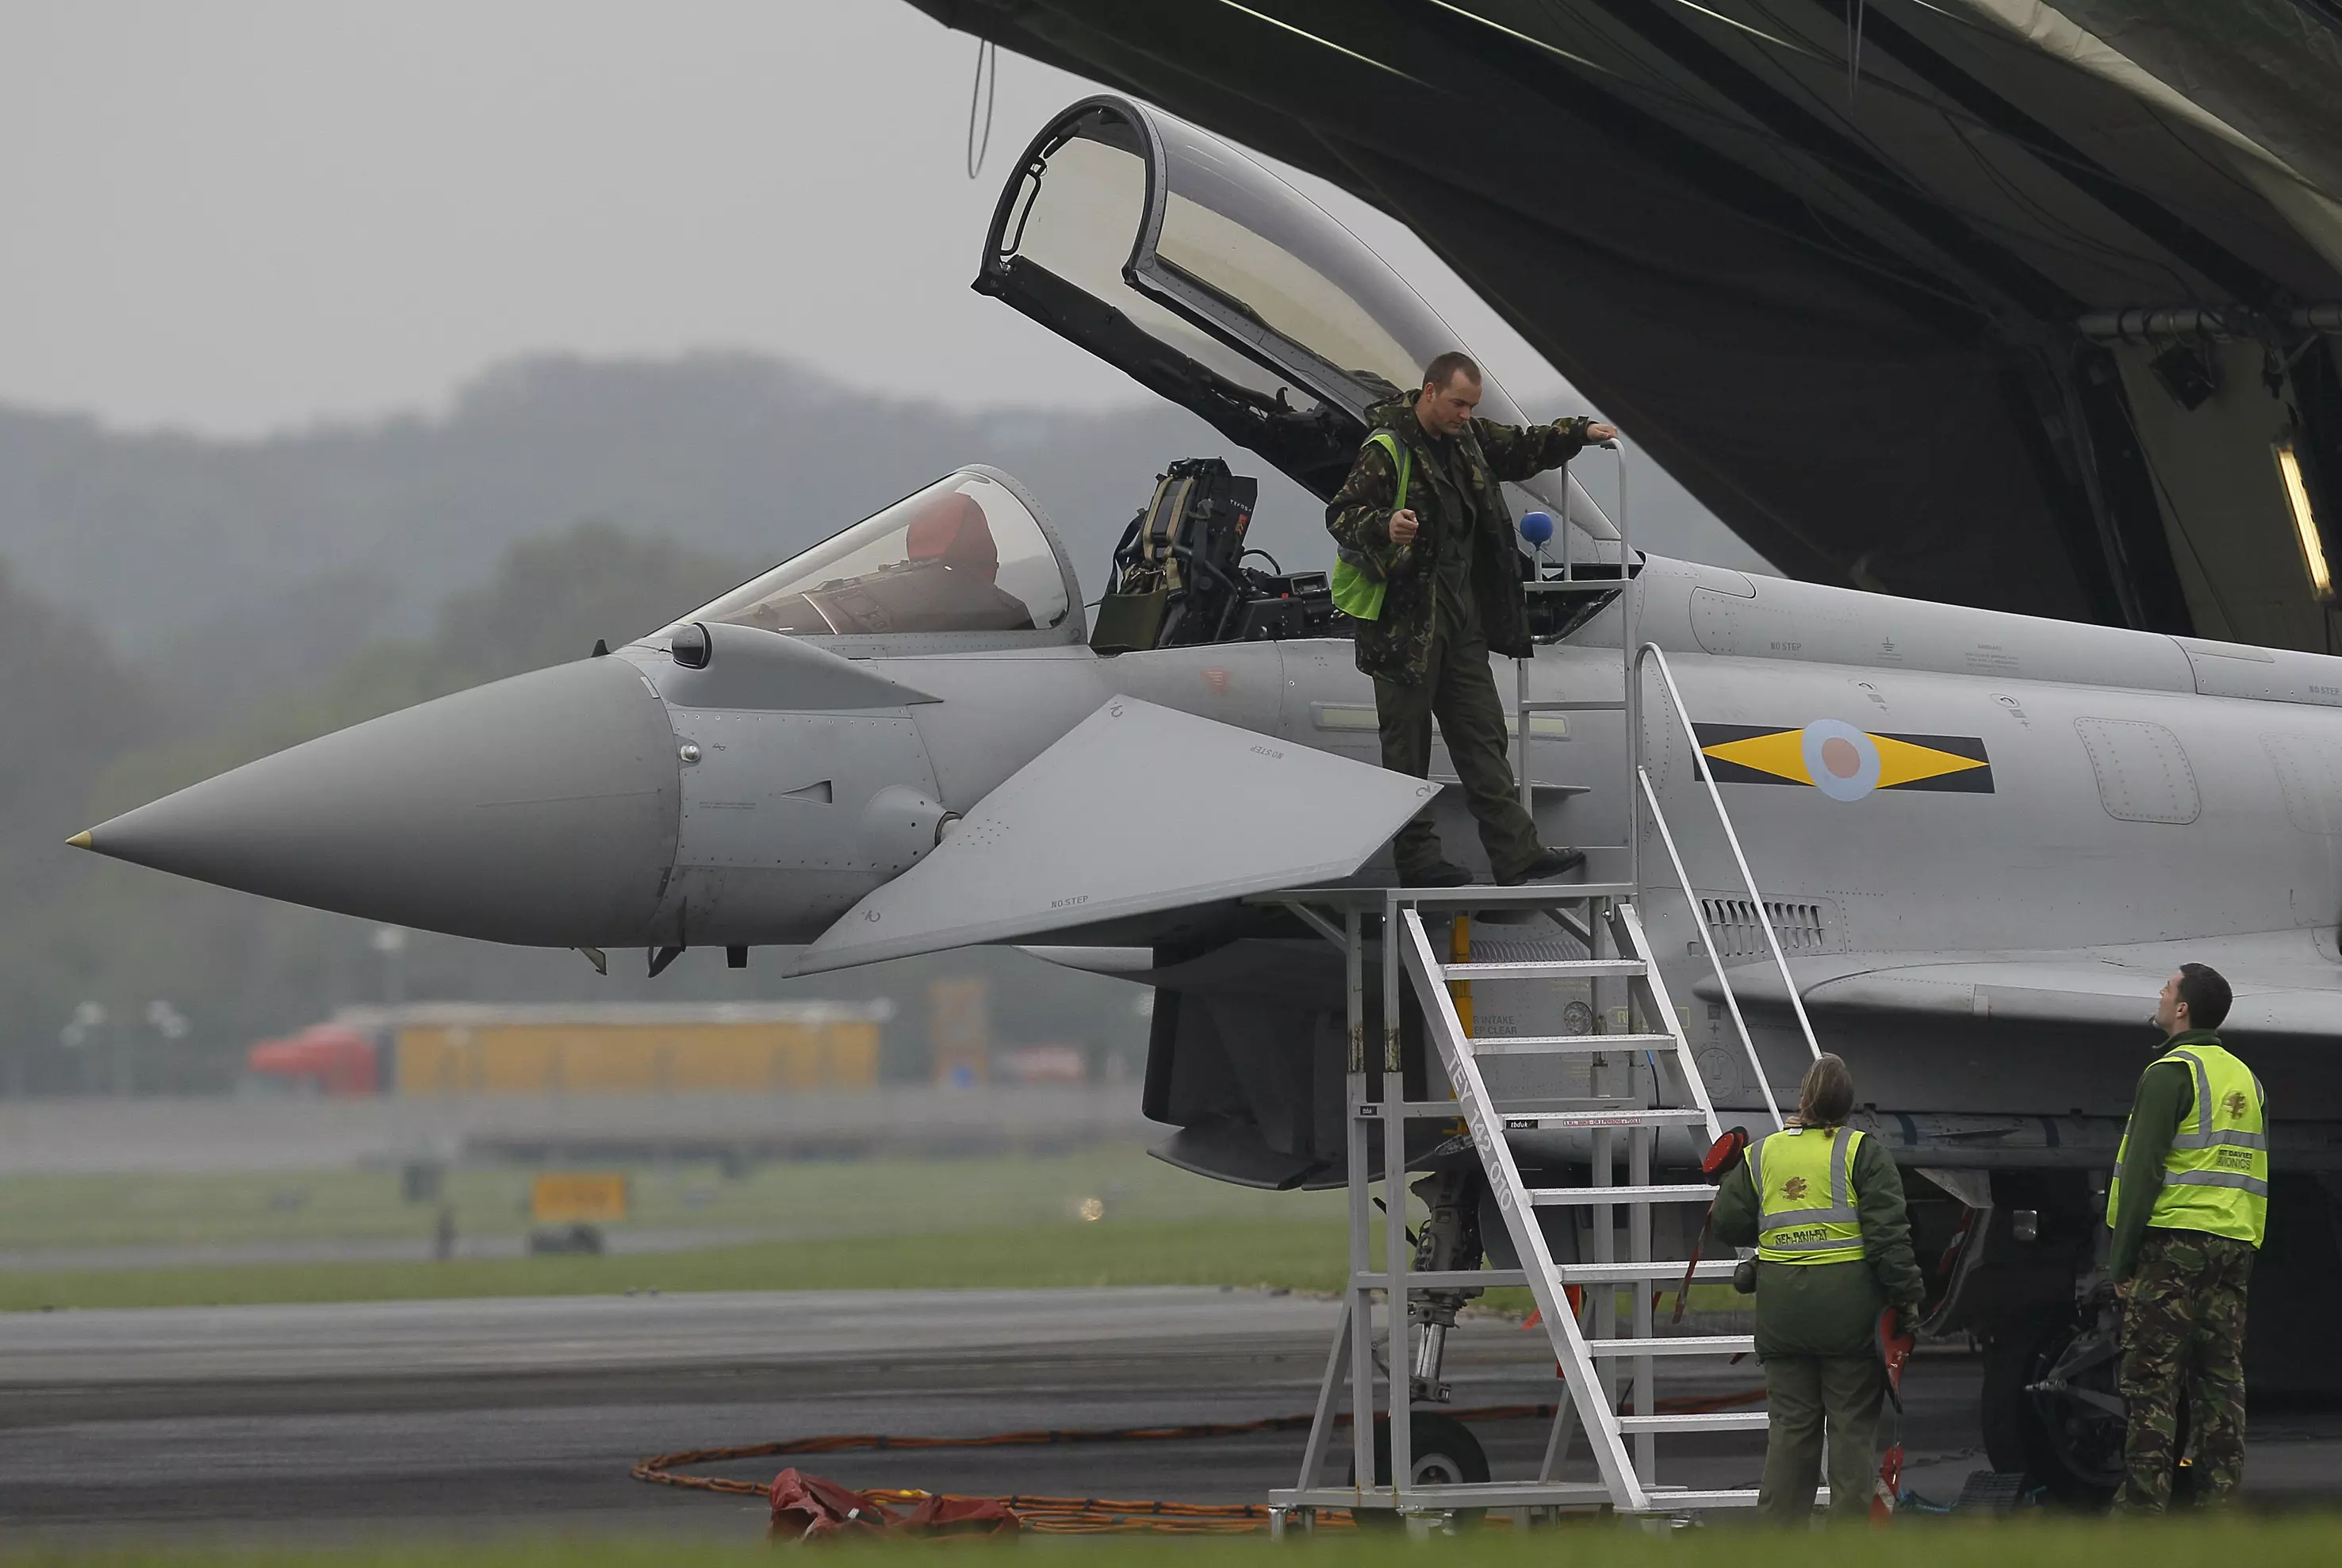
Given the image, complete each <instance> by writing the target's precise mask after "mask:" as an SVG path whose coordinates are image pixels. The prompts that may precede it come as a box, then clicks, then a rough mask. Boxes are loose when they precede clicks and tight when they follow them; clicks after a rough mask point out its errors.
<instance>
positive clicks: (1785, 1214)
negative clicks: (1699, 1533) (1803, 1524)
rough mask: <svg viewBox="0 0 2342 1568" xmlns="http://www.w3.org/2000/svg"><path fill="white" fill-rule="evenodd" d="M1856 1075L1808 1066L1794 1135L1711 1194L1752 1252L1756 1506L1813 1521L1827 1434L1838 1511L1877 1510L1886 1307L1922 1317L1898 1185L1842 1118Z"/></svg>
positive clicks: (1876, 1146)
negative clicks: (1758, 1372) (1761, 1443)
mask: <svg viewBox="0 0 2342 1568" xmlns="http://www.w3.org/2000/svg"><path fill="white" fill-rule="evenodd" d="M1853 1109H1854V1075H1853V1074H1850V1073H1848V1072H1847V1067H1846V1064H1845V1063H1844V1062H1841V1061H1839V1060H1838V1059H1837V1057H1836V1056H1831V1055H1824V1056H1822V1057H1820V1058H1819V1059H1817V1061H1816V1062H1815V1063H1814V1064H1813V1065H1812V1066H1811V1067H1809V1068H1807V1070H1806V1078H1805V1082H1804V1083H1803V1084H1799V1085H1798V1088H1797V1117H1796V1119H1795V1120H1793V1121H1792V1122H1791V1123H1790V1124H1789V1125H1788V1128H1787V1131H1784V1132H1779V1133H1776V1134H1773V1135H1772V1136H1771V1137H1769V1138H1766V1139H1763V1140H1762V1141H1760V1142H1758V1143H1757V1144H1752V1145H1750V1147H1749V1150H1748V1155H1747V1158H1746V1161H1745V1162H1744V1163H1743V1164H1740V1165H1739V1166H1738V1167H1736V1169H1734V1170H1733V1171H1732V1172H1731V1173H1730V1174H1728V1175H1726V1177H1725V1178H1724V1184H1723V1186H1722V1187H1721V1188H1720V1189H1719V1190H1718V1192H1717V1193H1716V1236H1717V1238H1718V1239H1719V1240H1721V1241H1723V1242H1724V1243H1726V1244H1727V1245H1730V1246H1740V1247H1745V1246H1754V1247H1755V1248H1756V1249H1757V1359H1758V1360H1759V1361H1761V1362H1763V1363H1765V1399H1766V1406H1767V1413H1768V1414H1769V1415H1770V1416H1771V1418H1772V1420H1771V1423H1770V1424H1769V1426H1768V1428H1767V1433H1766V1443H1765V1479H1764V1481H1763V1483H1761V1484H1760V1486H1759V1488H1758V1492H1757V1513H1758V1515H1759V1516H1760V1517H1762V1518H1764V1519H1766V1520H1767V1521H1770V1522H1773V1523H1784V1524H1794V1523H1799V1522H1800V1521H1803V1520H1806V1519H1807V1518H1810V1517H1811V1516H1812V1513H1813V1508H1814V1492H1815V1488H1816V1487H1817V1486H1818V1485H1819V1484H1820V1482H1821V1471H1822V1434H1823V1432H1824V1430H1825V1429H1827V1432H1828V1433H1829V1483H1830V1513H1831V1515H1832V1516H1833V1517H1834V1518H1838V1519H1861V1518H1865V1517H1867V1515H1868V1513H1869V1512H1870V1494H1871V1491H1872V1482H1871V1478H1872V1475H1873V1473H1874V1472H1875V1471H1876V1469H1877V1452H1876V1445H1877V1434H1878V1407H1879V1403H1880V1402H1881V1401H1882V1400H1883V1399H1884V1398H1885V1397H1886V1393H1887V1373H1886V1368H1885V1366H1884V1365H1883V1364H1882V1363H1881V1361H1880V1355H1879V1345H1878V1318H1879V1313H1881V1312H1882V1311H1883V1310H1884V1309H1885V1308H1887V1306H1889V1305H1890V1304H1891V1305H1893V1306H1895V1307H1897V1308H1899V1309H1900V1310H1901V1312H1902V1314H1903V1321H1904V1323H1906V1324H1908V1323H1912V1322H1914V1321H1916V1318H1917V1311H1918V1307H1919V1303H1920V1302H1921V1300H1922V1298H1923V1297H1924V1296H1925V1294H1926V1285H1925V1283H1924V1282H1923V1281H1922V1280H1921V1279H1920V1277H1919V1265H1918V1264H1917V1263H1916V1262H1915V1261H1914V1260H1913V1258H1912V1256H1911V1223H1910V1220H1909V1219H1908V1218H1907V1216H1906V1215H1905V1213H1904V1212H1903V1182H1902V1178H1900V1177H1899V1176H1897V1174H1896V1172H1895V1161H1894V1159H1893V1158H1892V1157H1891V1156H1890V1155H1889V1154H1887V1150H1886V1148H1885V1146H1884V1145H1882V1144H1880V1143H1879V1142H1878V1140H1877V1139H1876V1138H1872V1137H1868V1136H1867V1135H1865V1134H1862V1133H1859V1132H1857V1131H1855V1130H1854V1129H1853V1128H1851V1127H1848V1126H1847V1124H1846V1118H1847V1114H1848V1113H1849V1112H1851V1111H1852V1110H1853Z"/></svg>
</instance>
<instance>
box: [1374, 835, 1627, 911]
mask: <svg viewBox="0 0 2342 1568" xmlns="http://www.w3.org/2000/svg"><path fill="white" fill-rule="evenodd" d="M1578 847H1579V848H1580V849H1588V850H1594V849H1600V850H1613V851H1616V852H1617V853H1619V854H1624V853H1626V845H1624V844H1580V845H1578ZM1342 891H1343V892H1345V893H1356V894H1368V895H1370V896H1371V898H1372V900H1373V902H1372V903H1371V904H1369V905H1367V906H1366V913H1368V914H1381V913H1382V903H1381V900H1382V898H1383V897H1384V890H1383V889H1381V888H1359V889H1345V890H1342ZM1390 891H1391V892H1393V893H1396V894H1397V897H1398V902H1399V904H1400V905H1401V906H1402V907H1404V906H1406V905H1408V904H1414V905H1416V906H1418V907H1420V908H1423V909H1426V910H1432V909H1448V908H1454V907H1457V906H1461V907H1463V908H1464V909H1466V910H1470V909H1473V908H1476V907H1477V908H1487V909H1493V908H1496V907H1498V906H1499V905H1506V904H1527V905H1528V906H1529V907H1531V908H1532V909H1535V908H1541V907H1543V906H1544V905H1546V904H1576V903H1577V902H1578V901H1579V900H1581V899H1586V898H1626V897H1630V896H1632V895H1633V894H1634V892H1635V884H1633V883H1631V882H1524V883H1520V884H1517V885H1516V886H1512V887H1496V886H1480V885H1477V884H1476V885H1473V886H1470V887H1402V888H1394V889H1392V890H1390Z"/></svg>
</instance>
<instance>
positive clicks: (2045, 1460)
mask: <svg viewBox="0 0 2342 1568" xmlns="http://www.w3.org/2000/svg"><path fill="white" fill-rule="evenodd" d="M2119 1323H2120V1317H2119V1314H2118V1313H2117V1311H2116V1308H2115V1304H2114V1302H2113V1299H2112V1293H2111V1292H2110V1291H2109V1292H2108V1293H2107V1298H2106V1299H2105V1300H2104V1301H2097V1300H2093V1301H2091V1302H2089V1303H2086V1304H2085V1305H2084V1307H2083V1309H2082V1311H2081V1313H2079V1314H2078V1315H2077V1314H2074V1313H2063V1314H2060V1315H2057V1316H2053V1317H2048V1318H2037V1319H2034V1320H2032V1321H2031V1322H2030V1323H2026V1324H2023V1325H2020V1326H2018V1327H2016V1328H2014V1329H2012V1330H2011V1331H2009V1332H2007V1333H2003V1334H2000V1335H1998V1336H1997V1337H1996V1339H1995V1340H1994V1342H1993V1343H1992V1345H1991V1346H1990V1347H1989V1349H1987V1352H1986V1354H1985V1363H1984V1429H1985V1447H1986V1451H1987V1453H1988V1454H1989V1455H1990V1457H1991V1460H1992V1464H1993V1468H1994V1469H1996V1470H2022V1471H2023V1472H2025V1473H2026V1474H2027V1476H2028V1477H2030V1478H2031V1479H2032V1480H2033V1482H2034V1483H2037V1484H2038V1485H2040V1486H2043V1487H2045V1488H2046V1489H2047V1492H2048V1494H2049V1495H2050V1496H2051V1497H2052V1498H2054V1499H2055V1500H2056V1501H2057V1502H2059V1503H2064V1504H2066V1505H2067V1506H2068V1507H2074V1508H2088V1509H2098V1508H2103V1507H2105V1506H2106V1505H2107V1503H2110V1502H2112V1501H2113V1500H2114V1494H2115V1491H2116V1489H2117V1487H2118V1486H2120V1485H2121V1484H2122V1477H2123V1429H2124V1406H2123V1400H2122V1395H2121V1393H2119V1392H2118V1391H2117V1383H2116V1374H2117V1371H2118V1369H2119V1367H2120V1365H2121V1360H2122V1347H2121V1335H2120V1332H2119Z"/></svg>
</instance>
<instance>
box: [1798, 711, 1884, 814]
mask: <svg viewBox="0 0 2342 1568" xmlns="http://www.w3.org/2000/svg"><path fill="white" fill-rule="evenodd" d="M1797 740H1798V748H1797V749H1798V750H1799V752H1800V753H1802V754H1803V755H1804V758H1805V764H1806V776H1807V777H1808V778H1810V779H1812V780H1813V781H1814V787H1815V788H1817V789H1818V790H1820V791H1821V792H1822V794H1826V795H1827V796H1829V797H1830V799H1832V800H1860V799H1861V798H1862V797H1863V796H1865V795H1867V794H1869V793H1870V792H1871V791H1872V790H1875V789H1877V787H1878V775H1879V773H1880V771H1881V766H1882V764H1881V763H1880V761H1879V757H1878V744H1877V742H1875V741H1873V740H1872V739H1871V738H1870V737H1869V736H1868V735H1867V734H1864V733H1863V732H1862V731H1860V730H1858V729H1856V728H1855V727H1854V726H1853V725H1852V724H1846V723H1844V722H1842V721H1840V720H1837V719H1816V720H1815V721H1814V722H1813V723H1812V724H1807V726H1806V727H1805V729H1804V730H1803V731H1802V732H1800V734H1798V737H1797Z"/></svg>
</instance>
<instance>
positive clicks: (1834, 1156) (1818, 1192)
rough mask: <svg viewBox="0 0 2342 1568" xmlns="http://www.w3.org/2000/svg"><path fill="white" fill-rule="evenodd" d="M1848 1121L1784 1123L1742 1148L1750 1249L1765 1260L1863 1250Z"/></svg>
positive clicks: (1850, 1257)
mask: <svg viewBox="0 0 2342 1568" xmlns="http://www.w3.org/2000/svg"><path fill="white" fill-rule="evenodd" d="M1862 1136H1863V1135H1862V1134H1860V1133H1857V1132H1856V1131H1855V1130H1854V1129H1853V1128H1851V1127H1791V1128H1789V1129H1788V1130H1787V1131H1786V1132H1780V1133H1776V1134H1773V1135H1772V1136H1771V1137H1769V1138H1767V1139H1765V1140H1764V1141H1763V1142H1762V1143H1759V1144H1752V1145H1751V1146H1750V1147H1749V1150H1748V1179H1749V1181H1751V1182H1752V1183H1755V1184H1756V1187H1757V1256H1758V1257H1760V1258H1762V1259H1764V1260H1765V1261H1766V1262H1767V1263H1854V1262H1857V1261H1858V1260H1859V1259H1860V1258H1861V1257H1862V1256H1863V1251H1862V1215H1861V1213H1859V1212H1858V1211H1857V1208H1856V1206H1855V1205H1856V1200H1857V1194H1856V1193H1855V1190H1854V1177H1853V1174H1852V1170H1851V1167H1852V1166H1853V1164H1854V1151H1855V1150H1856V1148H1857V1147H1858V1146H1859V1145H1860V1144H1861V1142H1862Z"/></svg>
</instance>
